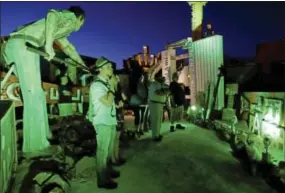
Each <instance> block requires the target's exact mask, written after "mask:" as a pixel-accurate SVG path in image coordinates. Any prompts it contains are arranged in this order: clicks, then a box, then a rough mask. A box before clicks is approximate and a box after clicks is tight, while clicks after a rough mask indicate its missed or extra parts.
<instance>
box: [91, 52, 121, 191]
mask: <svg viewBox="0 0 285 193" xmlns="http://www.w3.org/2000/svg"><path fill="white" fill-rule="evenodd" d="M95 69H96V71H97V72H98V76H97V77H96V78H95V80H94V81H93V82H92V83H91V86H90V94H89V111H88V118H89V120H90V121H91V122H92V124H93V126H94V128H95V131H96V134H97V136H96V139H97V151H96V161H97V164H96V166H97V185H98V187H99V188H106V189H114V188H117V186H118V184H117V183H116V182H114V181H113V180H112V178H117V177H119V176H120V173H119V172H117V171H115V170H113V169H112V167H111V165H110V162H109V159H110V155H112V153H113V151H114V150H113V148H114V141H115V135H116V126H117V118H116V106H115V86H116V85H115V81H112V80H111V77H112V76H113V67H112V63H111V62H110V61H109V60H108V59H106V58H104V57H101V58H99V59H98V60H97V61H96V64H95Z"/></svg>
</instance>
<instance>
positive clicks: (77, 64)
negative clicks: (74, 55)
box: [27, 46, 90, 73]
mask: <svg viewBox="0 0 285 193" xmlns="http://www.w3.org/2000/svg"><path fill="white" fill-rule="evenodd" d="M27 50H29V51H30V52H34V53H36V54H39V55H41V56H43V57H48V54H47V53H45V52H43V51H41V50H39V49H36V48H33V47H30V46H27ZM52 60H53V61H56V62H59V63H61V64H67V65H71V66H75V67H80V68H82V69H83V70H84V71H86V72H89V73H90V69H89V68H88V67H86V66H84V65H82V64H80V63H77V62H76V63H75V64H74V63H71V62H68V61H65V60H62V59H60V58H57V57H54V58H53V59H52Z"/></svg>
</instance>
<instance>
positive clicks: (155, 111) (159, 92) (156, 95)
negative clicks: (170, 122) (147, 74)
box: [148, 73, 169, 142]
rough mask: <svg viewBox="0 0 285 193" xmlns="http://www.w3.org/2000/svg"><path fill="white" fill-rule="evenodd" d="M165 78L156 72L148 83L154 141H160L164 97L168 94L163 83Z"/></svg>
mask: <svg viewBox="0 0 285 193" xmlns="http://www.w3.org/2000/svg"><path fill="white" fill-rule="evenodd" d="M164 82H165V78H164V77H162V74H161V73H156V74H155V77H154V81H151V82H150V83H149V87H148V96H149V102H148V103H149V111H150V127H151V130H152V137H153V140H154V141H157V142H159V141H161V139H162V135H161V134H160V129H161V123H162V119H163V107H164V106H165V102H166V97H167V95H168V94H169V89H168V87H166V86H165V84H164Z"/></svg>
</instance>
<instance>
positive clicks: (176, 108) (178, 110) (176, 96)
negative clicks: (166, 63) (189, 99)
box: [169, 73, 185, 132]
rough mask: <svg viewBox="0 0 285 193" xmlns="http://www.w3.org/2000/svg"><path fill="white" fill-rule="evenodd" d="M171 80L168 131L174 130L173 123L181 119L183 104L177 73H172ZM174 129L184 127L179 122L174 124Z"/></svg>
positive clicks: (182, 93) (183, 94) (182, 90)
mask: <svg viewBox="0 0 285 193" xmlns="http://www.w3.org/2000/svg"><path fill="white" fill-rule="evenodd" d="M172 80H173V81H172V82H171V83H170V86H169V90H170V92H171V95H170V105H171V109H170V122H171V126H170V131H171V132H173V131H174V123H175V122H178V121H181V120H182V119H183V113H184V104H185V93H184V89H183V88H182V86H181V85H180V84H179V83H178V74H177V73H174V74H173V77H172ZM176 129H185V127H183V126H182V125H180V124H177V125H176Z"/></svg>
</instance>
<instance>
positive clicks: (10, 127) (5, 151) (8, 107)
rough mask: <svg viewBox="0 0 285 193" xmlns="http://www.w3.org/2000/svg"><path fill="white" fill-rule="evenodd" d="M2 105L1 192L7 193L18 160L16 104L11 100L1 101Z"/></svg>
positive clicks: (0, 138)
mask: <svg viewBox="0 0 285 193" xmlns="http://www.w3.org/2000/svg"><path fill="white" fill-rule="evenodd" d="M0 107H1V108H0V124H1V127H0V193H6V192H7V191H8V189H9V186H10V185H11V182H12V179H13V177H14V176H13V175H14V173H15V171H16V168H17V162H18V157H17V135H16V126H15V123H16V122H15V106H14V103H13V102H11V101H0Z"/></svg>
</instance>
